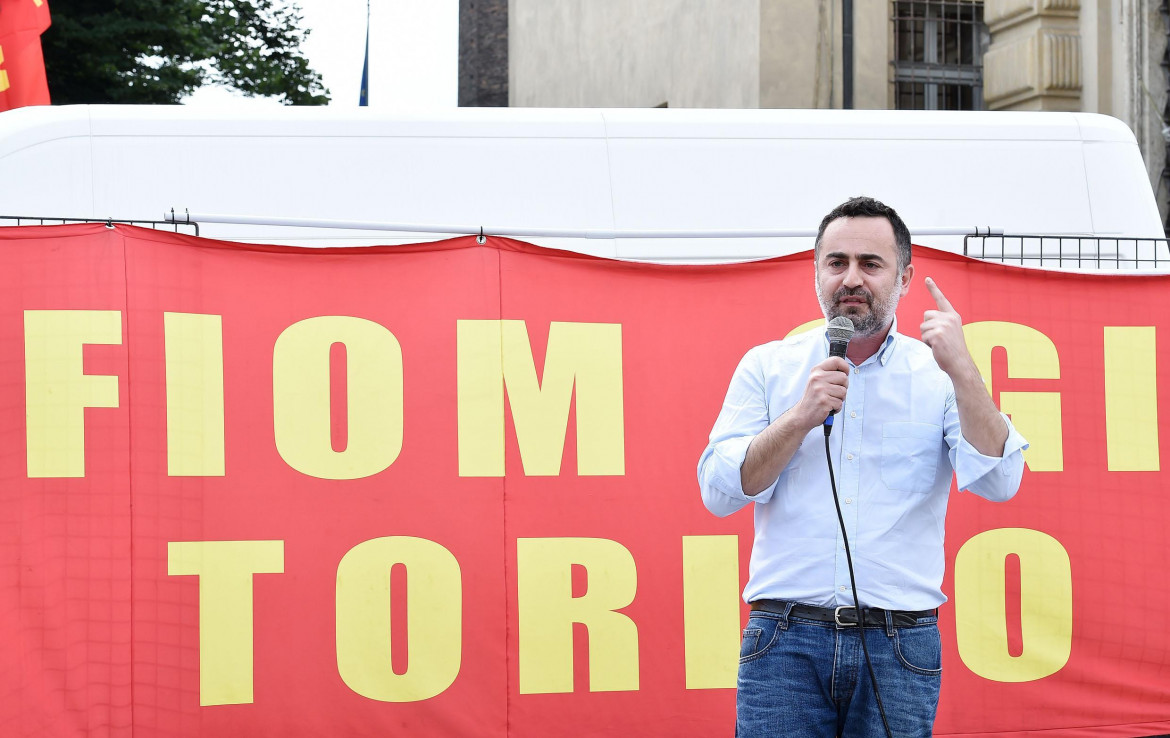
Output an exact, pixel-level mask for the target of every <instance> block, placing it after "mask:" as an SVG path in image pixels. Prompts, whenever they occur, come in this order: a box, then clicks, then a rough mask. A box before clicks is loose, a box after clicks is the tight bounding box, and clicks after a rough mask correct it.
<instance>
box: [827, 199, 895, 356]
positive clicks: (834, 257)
mask: <svg viewBox="0 0 1170 738" xmlns="http://www.w3.org/2000/svg"><path fill="white" fill-rule="evenodd" d="M913 274H914V265H913V264H907V265H906V268H905V269H903V270H902V271H901V272H900V273H899V271H898V247H897V244H896V243H895V241H894V229H893V227H892V226H891V225H890V222H889V221H888V220H886V219H885V218H838V219H837V220H835V221H833V222H832V223H830V224H829V226H828V227H827V228H825V233H824V235H823V236H821V251H820V254H819V255H818V256H817V260H816V287H817V299H818V300H819V301H820V303H821V310H822V311H824V313H825V319H826V320H832V319H833V318H836V317H838V316H842V315H843V316H845V317H846V318H849V319H850V320H852V321H853V327H854V328H855V330H856V332H855V333H854V335H855V336H857V337H862V336H872V335H876V334H880V333H882V332H883V331H885V330H886V329H887V328H889V326H890V324H891V323H892V322H893V320H894V311H895V310H896V309H897V307H898V301H899V300H900V299H901V298H902V296H903V295H905V294H906V293H907V292H908V291H909V290H910V277H911V276H912V275H913Z"/></svg>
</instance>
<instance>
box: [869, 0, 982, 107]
mask: <svg viewBox="0 0 1170 738" xmlns="http://www.w3.org/2000/svg"><path fill="white" fill-rule="evenodd" d="M987 38H988V36H987V27H986V26H984V25H983V3H982V2H976V1H975V0H894V61H893V62H891V63H892V64H893V67H894V106H895V107H896V108H897V109H898V110H982V109H983V48H984V45H985V43H986V39H987Z"/></svg>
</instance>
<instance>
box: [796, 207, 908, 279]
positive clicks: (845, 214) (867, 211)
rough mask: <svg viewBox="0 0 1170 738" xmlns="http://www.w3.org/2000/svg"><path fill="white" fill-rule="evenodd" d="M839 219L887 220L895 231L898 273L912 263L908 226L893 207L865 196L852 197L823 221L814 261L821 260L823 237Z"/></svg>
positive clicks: (819, 230)
mask: <svg viewBox="0 0 1170 738" xmlns="http://www.w3.org/2000/svg"><path fill="white" fill-rule="evenodd" d="M838 218H885V219H886V220H888V221H889V222H890V226H891V227H892V228H893V229H894V245H895V247H896V248H897V251H898V271H899V272H901V271H902V270H903V269H905V268H906V265H907V264H909V263H910V229H908V228H907V227H906V224H905V223H903V222H902V219H901V218H899V217H898V213H897V212H896V211H895V210H894V209H893V208H892V207H890V206H889V205H886V204H885V203H883V202H880V201H878V200H875V199H873V198H872V197H865V196H862V197H851V198H849V199H848V200H846V201H845V202H843V203H841V204H840V205H838V206H837V207H835V208H833V209H832V210H831V211H830V212H829V214H828V215H826V216H825V218H824V220H822V221H821V227H820V228H818V229H817V241H816V245H815V246H814V247H813V258H814V259H819V258H820V255H821V237H822V236H824V235H825V229H826V228H828V227H829V224H830V223H832V222H833V221H834V220H837V219H838Z"/></svg>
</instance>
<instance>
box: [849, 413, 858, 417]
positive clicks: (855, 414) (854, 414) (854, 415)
mask: <svg viewBox="0 0 1170 738" xmlns="http://www.w3.org/2000/svg"><path fill="white" fill-rule="evenodd" d="M849 417H851V418H856V417H857V413H849Z"/></svg>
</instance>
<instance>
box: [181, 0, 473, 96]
mask: <svg viewBox="0 0 1170 738" xmlns="http://www.w3.org/2000/svg"><path fill="white" fill-rule="evenodd" d="M293 3H295V4H297V5H299V6H300V8H301V11H302V15H303V16H304V23H303V26H304V27H305V28H308V29H311V31H312V33H311V34H310V35H309V38H308V40H307V41H306V42H305V44H304V46H303V47H302V51H303V52H304V54H305V56H306V57H307V58H308V60H309V64H310V66H312V67H313V69H315V70H317V71H318V72H320V73H321V76H322V78H324V81H325V86H326V87H327V88H329V93H330V98H331V102H330V103H329V104H330V105H331V106H341V107H355V108H356V107H357V106H358V94H359V92H358V91H359V89H360V88H361V80H362V58H363V55H364V51H365V41H366V0H287V4H293ZM458 69H459V2H458V0H370V107H381V108H386V107H394V108H398V109H420V108H424V109H425V108H448V107H455V106H456V105H457V104H458V84H459V81H458ZM184 103H185V104H187V105H196V106H199V107H216V106H225V105H227V106H252V107H254V106H272V105H279V103H276V102H275V101H273V100H268V99H262V98H246V97H243V96H242V95H239V94H237V93H233V92H232V91H230V90H227V89H224V88H218V87H210V86H205V87H202V88H200V89H198V90H196V91H195V93H194V94H192V95H191V96H189V97H188V98H187V99H186V100H184Z"/></svg>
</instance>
